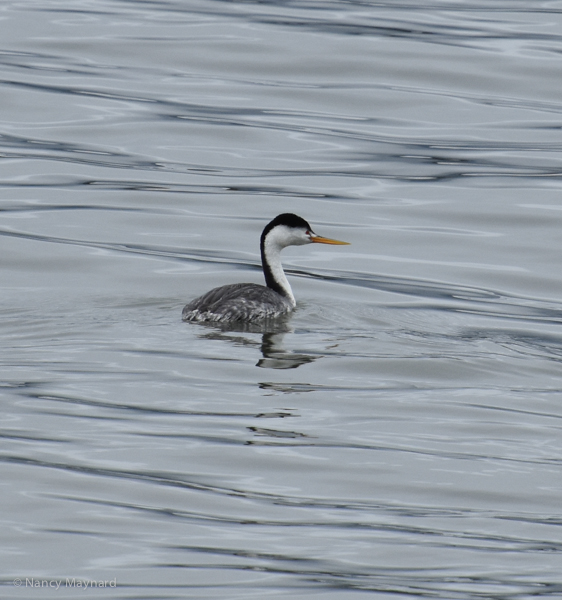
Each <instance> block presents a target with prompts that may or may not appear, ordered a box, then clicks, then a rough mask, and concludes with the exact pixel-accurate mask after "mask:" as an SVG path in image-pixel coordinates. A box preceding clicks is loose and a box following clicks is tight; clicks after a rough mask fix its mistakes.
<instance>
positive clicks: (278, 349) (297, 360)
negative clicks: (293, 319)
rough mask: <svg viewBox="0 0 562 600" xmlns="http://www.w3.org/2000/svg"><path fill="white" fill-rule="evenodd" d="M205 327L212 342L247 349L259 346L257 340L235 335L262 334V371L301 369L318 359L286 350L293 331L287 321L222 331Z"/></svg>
mask: <svg viewBox="0 0 562 600" xmlns="http://www.w3.org/2000/svg"><path fill="white" fill-rule="evenodd" d="M201 326H203V327H207V328H209V329H210V331H208V332H207V333H205V334H204V335H202V336H201V337H203V338H206V339H211V340H224V341H226V342H231V343H234V344H241V345H244V346H255V345H257V342H256V340H255V339H252V338H250V337H245V336H243V335H233V334H235V333H261V334H262V338H261V344H260V350H261V353H262V358H260V360H259V361H258V362H257V363H256V367H260V368H262V369H296V368H297V367H300V366H301V365H305V364H308V363H311V362H314V361H315V360H316V359H317V358H318V356H311V355H308V354H298V353H296V352H291V351H290V350H286V349H285V348H284V346H283V338H284V337H285V334H286V333H290V332H292V331H293V329H292V328H291V327H290V326H289V324H288V322H287V321H286V320H278V319H277V320H275V321H271V322H269V323H265V324H264V323H261V324H255V323H225V324H221V326H220V327H217V326H216V325H211V324H204V323H201Z"/></svg>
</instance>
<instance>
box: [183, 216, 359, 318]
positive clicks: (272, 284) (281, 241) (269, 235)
mask: <svg viewBox="0 0 562 600" xmlns="http://www.w3.org/2000/svg"><path fill="white" fill-rule="evenodd" d="M313 243H316V244H338V245H339V244H341V245H343V244H346V245H347V244H348V242H340V241H338V240H331V239H329V238H325V237H321V236H319V235H316V234H315V233H314V232H313V231H312V228H311V227H310V225H309V224H308V222H307V221H305V220H304V219H303V218H301V217H298V216H297V215H294V214H291V213H284V214H282V215H278V216H277V217H275V219H273V221H271V222H270V223H268V224H267V225H266V226H265V228H264V230H263V232H262V234H261V239H260V250H261V263H262V268H263V274H264V276H265V283H266V285H265V286H263V285H258V284H256V283H234V284H230V285H223V286H221V287H218V288H214V289H212V290H211V291H210V292H207V293H206V294H203V296H200V297H199V298H196V299H195V300H192V301H191V302H190V303H189V304H187V305H186V306H185V307H184V309H183V312H182V319H183V320H184V321H199V322H202V321H207V322H213V321H214V322H218V323H230V322H252V321H259V320H263V319H268V318H275V317H280V316H283V315H286V314H287V313H289V312H291V311H292V310H293V309H294V308H295V306H296V305H297V303H296V301H295V297H294V296H293V291H292V290H291V286H290V285H289V282H288V280H287V277H286V275H285V271H283V266H282V264H281V258H280V253H281V250H283V248H286V247H287V246H303V245H304V244H313Z"/></svg>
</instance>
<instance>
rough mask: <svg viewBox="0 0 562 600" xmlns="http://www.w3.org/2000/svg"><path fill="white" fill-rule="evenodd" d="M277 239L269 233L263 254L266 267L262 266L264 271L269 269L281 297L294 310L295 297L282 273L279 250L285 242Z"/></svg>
mask: <svg viewBox="0 0 562 600" xmlns="http://www.w3.org/2000/svg"><path fill="white" fill-rule="evenodd" d="M272 234H273V235H272ZM279 238H280V236H277V235H275V233H274V232H271V233H270V235H268V236H267V237H266V239H265V243H264V247H263V254H264V261H265V262H266V263H267V266H266V265H264V270H265V269H266V268H267V267H269V271H270V273H271V276H272V277H273V279H274V280H275V283H276V284H277V285H278V286H279V288H281V290H282V293H283V295H284V296H285V297H286V298H287V300H288V301H289V302H290V303H291V305H292V307H293V308H294V307H295V306H296V305H297V303H296V300H295V297H294V296H293V290H292V289H291V285H290V284H289V281H288V279H287V276H286V275H285V271H283V265H282V264H281V250H283V248H285V246H286V245H287V244H286V243H284V242H285V240H283V239H279ZM266 280H267V277H266Z"/></svg>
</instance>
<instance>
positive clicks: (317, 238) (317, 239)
mask: <svg viewBox="0 0 562 600" xmlns="http://www.w3.org/2000/svg"><path fill="white" fill-rule="evenodd" d="M310 241H312V242H315V243H317V244H333V245H337V246H349V242H340V241H339V240H331V239H330V238H325V237H322V236H321V235H315V234H311V236H310Z"/></svg>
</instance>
